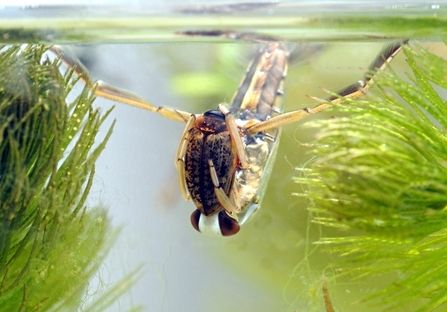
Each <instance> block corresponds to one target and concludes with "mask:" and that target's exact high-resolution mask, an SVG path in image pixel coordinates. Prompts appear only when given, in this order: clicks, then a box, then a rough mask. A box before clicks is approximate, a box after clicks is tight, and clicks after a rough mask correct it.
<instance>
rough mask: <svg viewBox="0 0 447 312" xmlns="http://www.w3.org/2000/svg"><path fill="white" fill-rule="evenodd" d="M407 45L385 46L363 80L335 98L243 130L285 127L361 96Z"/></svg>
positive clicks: (257, 130)
mask: <svg viewBox="0 0 447 312" xmlns="http://www.w3.org/2000/svg"><path fill="white" fill-rule="evenodd" d="M407 43H408V40H403V41H395V42H392V43H390V44H389V45H387V46H386V47H385V48H384V49H383V50H382V51H381V52H380V53H379V55H378V56H377V57H376V58H375V59H374V61H373V62H372V63H371V65H370V66H369V68H368V72H367V73H366V75H365V77H364V80H360V81H358V82H356V83H353V84H351V85H349V86H348V87H346V88H344V89H342V90H340V91H338V92H337V95H336V96H331V97H330V98H329V99H328V100H327V101H323V103H320V104H318V105H316V106H315V107H313V108H304V109H300V110H295V111H291V112H287V113H283V114H280V115H277V116H274V117H272V118H270V119H268V120H265V121H261V122H258V123H255V124H247V126H246V128H245V130H246V131H247V132H248V133H249V134H255V133H258V132H261V131H266V130H269V129H274V128H278V127H281V126H285V125H288V124H290V123H294V122H297V121H299V120H301V119H304V118H306V117H308V116H309V115H312V114H316V113H319V112H321V111H323V110H325V109H328V108H330V107H332V105H333V104H336V103H342V102H343V98H342V97H345V98H350V99H355V98H359V97H361V96H363V95H364V94H365V93H366V92H367V91H368V90H369V88H371V86H372V85H373V84H374V77H375V75H376V74H377V73H379V72H381V71H383V70H384V69H385V68H386V67H387V66H388V64H389V63H390V62H391V60H392V59H393V58H394V57H395V56H396V55H397V54H398V53H399V51H400V50H402V47H403V45H405V44H407ZM316 100H319V99H316Z"/></svg>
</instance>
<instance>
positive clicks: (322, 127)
mask: <svg viewBox="0 0 447 312" xmlns="http://www.w3.org/2000/svg"><path fill="white" fill-rule="evenodd" d="M404 53H405V55H406V57H407V61H408V64H409V66H410V68H411V74H408V78H409V79H402V78H400V77H398V76H397V75H396V73H394V72H393V71H392V70H389V71H387V72H384V73H381V74H380V75H379V77H378V78H377V79H375V80H376V86H375V88H374V95H375V96H374V97H372V98H371V99H370V100H368V101H367V100H364V99H361V100H360V101H352V100H347V105H339V106H337V107H336V108H335V110H336V113H335V114H340V112H344V113H348V115H349V117H340V118H335V119H331V120H319V121H315V122H312V123H310V124H309V126H311V127H315V128H316V129H318V133H317V139H316V142H315V143H314V144H313V150H312V154H313V155H315V156H316V158H315V161H313V162H312V163H311V164H310V165H309V166H308V168H305V169H303V170H304V175H305V178H297V181H298V182H299V183H301V184H306V185H307V186H308V189H307V191H306V192H305V194H301V195H305V196H307V197H309V198H310V199H311V201H312V206H313V208H311V209H312V211H313V212H314V213H315V219H314V221H315V222H318V223H320V224H323V225H326V226H332V227H338V228H342V229H360V230H363V231H364V234H363V235H359V236H354V237H352V236H351V237H350V236H346V237H335V238H323V239H321V241H320V242H319V244H324V245H328V246H329V248H330V249H331V250H332V251H334V252H337V253H338V254H339V255H341V256H343V257H344V258H345V260H346V261H345V263H344V265H342V267H341V268H339V273H340V274H345V275H353V276H355V277H356V278H361V277H365V276H370V275H375V274H381V273H385V272H398V273H399V275H398V277H397V278H396V280H395V281H394V283H392V284H391V285H389V286H388V287H387V288H386V289H383V290H381V291H378V292H377V293H375V294H373V295H371V296H370V297H369V298H367V299H368V300H373V302H375V303H377V304H380V305H384V306H385V307H387V308H396V307H399V306H403V305H405V304H408V303H415V304H416V302H417V307H418V308H417V309H418V311H427V310H431V309H435V308H438V307H440V306H444V308H445V304H446V302H447V294H446V293H445V289H446V287H447V281H446V280H445V274H446V272H447V267H446V265H445V257H446V256H447V209H446V207H447V168H446V166H447V136H446V134H445V131H446V129H447V103H446V101H445V99H444V98H445V96H446V89H447V63H446V60H445V59H443V58H441V57H438V56H435V55H433V54H431V53H429V52H427V51H426V50H424V49H423V48H421V47H416V48H415V49H410V48H408V47H406V48H405V49H404ZM391 67H392V64H391ZM418 299H422V300H418ZM354 300H355V299H354ZM374 300H376V301H374Z"/></svg>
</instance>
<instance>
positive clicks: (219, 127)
mask: <svg viewBox="0 0 447 312" xmlns="http://www.w3.org/2000/svg"><path fill="white" fill-rule="evenodd" d="M196 127H197V128H199V129H200V130H201V131H203V132H211V133H219V132H223V131H225V130H227V125H226V124H225V115H224V114H222V112H221V111H220V110H216V109H212V110H209V111H206V112H204V113H203V114H202V115H200V116H198V117H197V121H196Z"/></svg>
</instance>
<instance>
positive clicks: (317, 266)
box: [0, 2, 446, 311]
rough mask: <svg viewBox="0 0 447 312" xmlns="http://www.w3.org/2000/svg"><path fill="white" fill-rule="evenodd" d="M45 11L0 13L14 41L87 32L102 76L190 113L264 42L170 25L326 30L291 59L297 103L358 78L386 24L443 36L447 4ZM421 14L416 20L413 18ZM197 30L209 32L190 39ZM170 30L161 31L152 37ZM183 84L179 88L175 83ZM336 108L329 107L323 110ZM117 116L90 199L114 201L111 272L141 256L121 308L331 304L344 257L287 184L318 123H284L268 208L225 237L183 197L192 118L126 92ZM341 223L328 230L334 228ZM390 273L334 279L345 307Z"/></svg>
mask: <svg viewBox="0 0 447 312" xmlns="http://www.w3.org/2000/svg"><path fill="white" fill-rule="evenodd" d="M191 7H193V8H194V9H195V8H196V6H192V5H191ZM174 8H178V6H177V5H175V6H174ZM376 8H377V9H376ZM385 8H386V9H385ZM37 12H38V14H39V16H40V18H41V19H39V20H38V21H37V22H36V21H33V20H32V19H33V17H32V16H36V15H35V14H36V10H34V11H33V10H12V9H11V10H10V11H8V10H3V11H1V12H0V14H7V16H8V18H7V19H5V18H2V19H0V29H1V31H2V33H3V34H4V35H3V38H4V40H5V41H6V42H29V41H32V42H45V43H55V42H56V43H88V44H89V45H88V46H87V47H83V48H81V49H79V50H78V53H79V55H80V56H82V57H83V59H84V60H85V61H86V63H87V66H88V67H89V68H90V69H91V71H92V74H93V77H94V78H95V79H99V78H100V79H103V80H105V81H107V82H109V83H111V84H114V85H117V86H119V87H122V88H125V89H128V90H131V91H133V92H135V93H137V94H140V95H141V96H143V97H144V98H147V99H149V100H150V101H151V102H152V103H154V104H156V105H163V106H170V107H174V108H178V109H182V110H187V111H191V112H194V113H198V112H202V111H204V110H207V109H210V108H214V107H215V106H216V105H217V104H218V103H220V102H221V101H229V100H230V99H231V97H232V95H233V92H234V91H235V90H236V88H237V85H238V83H239V80H240V79H241V78H242V75H243V74H244V71H245V67H246V65H247V62H248V60H249V59H250V56H249V55H250V51H251V50H252V49H255V48H256V46H255V47H253V44H247V43H234V42H233V43H228V40H227V41H226V42H227V43H226V44H218V45H216V44H211V42H216V41H217V42H222V40H220V41H219V39H216V38H196V37H195V38H185V37H182V38H180V37H178V36H176V35H174V34H173V31H177V30H186V29H196V28H197V27H199V26H201V27H204V28H207V27H209V28H211V29H215V28H219V29H232V30H244V31H253V30H256V32H259V33H263V34H264V33H265V34H269V35H275V36H279V37H281V38H284V39H286V40H287V41H290V42H296V41H299V40H302V39H305V40H307V41H313V42H315V41H326V44H324V45H323V48H322V50H321V52H320V53H315V55H313V56H311V57H310V58H309V62H305V63H303V64H299V65H298V64H294V63H292V64H291V65H290V69H289V76H288V78H287V81H286V100H287V102H286V110H291V109H297V108H301V107H304V106H310V105H312V101H311V100H309V99H308V98H307V97H306V94H312V95H315V96H320V97H324V92H322V91H321V90H320V89H319V88H320V87H324V88H327V89H329V90H338V89H340V88H341V87H344V86H345V85H348V84H350V83H352V82H354V81H356V80H358V79H359V78H361V76H362V75H363V72H362V70H361V68H366V67H367V66H368V65H369V62H370V61H371V60H372V59H373V58H374V57H375V55H376V53H377V52H378V51H379V50H380V48H381V46H382V43H383V42H384V40H383V38H384V37H397V38H422V37H424V38H434V39H438V38H439V37H442V36H443V35H444V33H443V31H444V30H442V29H440V28H437V25H440V24H442V23H444V19H445V17H446V15H445V8H444V7H436V6H433V5H431V4H430V2H420V3H419V4H418V5H415V6H413V7H405V6H403V5H400V4H399V2H396V4H395V6H394V7H393V6H391V5H390V4H389V3H388V2H377V3H375V4H374V5H371V4H370V5H369V6H366V5H363V4H357V5H352V4H350V5H347V4H343V5H342V4H340V5H339V6H337V7H334V6H332V5H330V2H320V3H319V4H318V5H309V4H307V3H306V4H294V3H283V4H282V5H279V6H267V7H264V8H261V9H258V10H257V11H254V12H251V11H247V12H246V13H245V12H244V13H238V14H235V15H228V14H222V13H220V15H219V14H218V15H214V14H213V15H203V14H199V15H197V16H195V15H194V14H195V13H194V14H191V13H188V14H185V12H183V13H181V12H178V11H177V12H174V13H173V11H172V7H171V6H158V7H154V6H152V7H149V6H146V7H144V8H143V9H142V8H141V7H140V8H136V9H135V8H131V7H130V8H127V9H126V10H124V9H121V10H120V9H113V10H111V9H110V8H104V7H101V8H98V9H97V10H96V9H92V8H87V7H78V8H76V9H75V10H74V9H72V10H67V9H66V8H64V7H59V8H57V9H51V10H50V9H48V8H46V9H38V10H37ZM367 12H372V13H370V14H367ZM402 12H403V13H402ZM399 14H401V15H399ZM216 16H219V20H218V21H217V19H216ZM81 17H82V24H80V22H81ZM267 17H269V18H271V19H269V21H271V24H269V26H265V20H266V18H267ZM415 24H417V25H418V27H414V26H411V25H415ZM247 25H249V26H247ZM377 39H381V40H377ZM197 41H200V42H201V43H200V44H196V43H193V42H197ZM336 41H340V42H339V43H334V42H336ZM353 41H356V42H353ZM377 41H379V42H377ZM160 42H163V44H155V43H160ZM92 43H94V45H92ZM110 43H121V44H120V45H116V44H110ZM135 43H146V44H135ZM148 43H151V44H148ZM293 46H294V45H293V44H292V45H291V47H292V48H293ZM228 55H231V56H232V57H228ZM394 64H396V65H395V67H396V68H398V67H400V66H401V65H404V64H405V61H404V58H403V57H398V58H397V59H396V60H395V62H394V63H393V67H394ZM212 75H217V76H219V77H220V78H219V79H218V80H215V81H217V83H218V87H216V86H215V85H206V84H205V83H203V84H202V85H200V84H197V83H196V84H195V85H187V84H182V82H183V83H184V82H185V81H193V80H194V79H196V80H195V81H207V80H211V78H210V77H214V76H212ZM200 77H202V78H200ZM188 79H189V80H188ZM175 81H177V83H175ZM176 89H180V90H177V91H178V92H174V91H173V90H176ZM190 89H193V90H198V91H194V92H193V91H191V90H190ZM210 90H213V91H210ZM216 90H217V91H216ZM186 91H188V92H186ZM188 94H189V95H188ZM111 105H115V103H112V102H110V101H106V100H102V99H98V100H97V101H96V103H95V106H97V107H101V108H104V110H105V109H107V108H109V107H110V106H111ZM330 116H331V115H330V113H323V114H321V115H319V116H316V118H329V117H330ZM112 119H117V121H118V122H117V125H116V127H115V130H114V134H113V136H112V138H111V139H110V141H109V143H108V145H107V148H106V150H105V151H104V152H103V154H102V156H101V158H100V159H99V161H98V164H97V173H96V181H95V182H96V183H95V187H94V190H93V191H92V192H91V196H90V203H91V204H92V205H94V204H96V203H98V202H101V203H103V204H104V205H105V206H107V207H108V209H109V216H110V217H111V218H112V219H113V222H114V224H115V225H117V226H120V227H121V228H122V232H121V235H120V238H119V241H118V243H117V245H116V246H115V247H114V248H113V250H112V252H111V253H110V255H109V257H108V259H107V262H106V263H105V269H104V270H103V271H102V272H101V278H102V279H103V280H105V281H106V282H111V283H113V282H114V281H117V280H119V279H120V277H121V276H123V275H125V274H126V273H127V272H129V271H131V270H132V269H134V268H135V267H136V266H138V265H141V264H143V272H144V275H143V276H142V278H141V279H140V280H139V281H138V283H137V284H136V286H135V287H134V288H132V290H131V291H130V292H129V293H128V294H126V295H125V297H123V298H122V299H121V300H120V302H119V304H117V305H115V306H114V307H113V309H112V310H126V309H127V308H128V307H129V306H131V305H133V304H143V305H144V306H145V307H146V308H145V310H147V311H181V310H194V311H228V310H232V311H277V310H279V309H284V310H288V309H291V310H293V309H300V310H311V309H314V310H316V311H319V310H321V309H323V300H322V297H321V295H320V294H319V291H320V287H321V286H320V284H319V283H320V278H321V276H322V275H323V272H324V269H325V268H326V267H327V266H328V265H329V264H330V263H331V262H332V261H335V260H336V259H331V257H330V256H328V255H327V254H324V255H322V254H321V253H320V251H317V252H316V253H315V254H313V255H312V256H310V255H309V254H308V252H307V248H308V242H309V241H308V240H307V239H308V238H310V241H314V240H316V239H318V238H319V237H320V235H321V234H320V232H319V228H318V227H315V226H311V225H309V216H308V212H307V211H306V207H307V205H308V203H307V202H306V201H304V200H299V199H297V198H295V197H293V196H291V193H293V192H296V191H297V185H296V184H294V183H293V181H292V177H293V176H294V174H295V173H294V171H293V168H294V167H297V166H300V165H302V164H303V163H304V162H305V161H306V160H308V156H306V155H305V151H306V149H305V148H303V147H302V146H301V145H300V143H301V142H307V141H309V140H310V139H311V137H312V133H309V132H308V131H302V129H301V128H300V125H299V124H298V125H290V126H287V127H284V128H285V129H284V133H283V136H282V141H281V144H280V151H279V155H278V160H277V162H276V164H275V167H274V169H273V175H272V179H271V181H270V185H269V190H268V192H267V194H266V198H265V200H264V204H263V208H262V209H261V211H260V212H259V214H258V215H257V216H256V218H255V219H254V220H253V221H252V222H250V223H248V224H247V225H245V226H244V227H243V228H242V231H241V233H239V234H238V235H236V236H235V237H232V238H229V239H224V240H220V239H211V238H209V237H205V236H203V235H200V234H197V233H196V232H195V231H194V230H193V229H192V227H191V226H190V223H189V215H190V213H191V212H192V211H193V210H194V206H193V204H192V203H185V202H183V200H182V199H181V196H180V194H179V193H178V187H177V181H176V172H175V169H174V166H173V162H174V159H173V158H174V154H175V150H176V148H177V143H178V140H179V138H180V135H181V133H182V130H183V125H181V124H177V123H175V122H171V121H169V120H165V119H163V118H161V117H160V116H157V115H156V114H151V113H149V112H145V111H142V110H139V109H136V108H133V107H127V106H125V105H121V104H116V107H115V109H114V111H113V113H112V115H111V117H110V120H112ZM332 231H333V230H332ZM333 234H334V233H331V230H329V233H327V235H333ZM311 248H312V246H311ZM303 259H304V262H302V261H303ZM300 263H301V266H299V267H298V269H297V270H294V269H295V268H296V266H297V265H298V264H300ZM326 273H328V275H330V273H331V272H326ZM291 275H292V276H293V277H292V278H290V276H291ZM387 282H388V280H387V279H386V278H382V279H380V280H379V279H378V280H373V281H372V282H370V283H369V284H367V282H360V284H348V285H337V287H332V286H333V285H331V284H329V286H330V291H331V296H332V297H333V301H334V304H335V306H336V307H337V308H339V309H343V310H344V311H355V310H356V309H353V308H352V306H351V302H353V301H356V300H358V298H361V296H362V295H364V294H365V292H367V291H368V290H367V289H368V287H381V286H383V285H384V284H386V283H387ZM371 283H373V284H371ZM314 293H316V295H315V294H314ZM295 300H296V302H295ZM290 302H292V303H293V304H290ZM356 308H357V309H358V307H356ZM379 310H380V309H379ZM370 311H374V310H373V309H371V310H370Z"/></svg>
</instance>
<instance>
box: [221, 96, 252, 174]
mask: <svg viewBox="0 0 447 312" xmlns="http://www.w3.org/2000/svg"><path fill="white" fill-rule="evenodd" d="M219 110H220V111H221V112H222V114H224V115H225V124H226V125H227V127H228V131H229V132H230V137H231V142H232V143H233V144H234V145H235V146H236V151H237V156H238V158H239V161H240V163H241V164H240V167H241V168H242V169H246V168H248V159H247V155H246V154H245V149H244V143H243V142H242V139H241V136H240V134H239V130H238V127H237V125H236V121H235V120H234V116H233V115H232V114H230V111H229V110H228V108H226V107H225V105H223V104H219Z"/></svg>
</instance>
